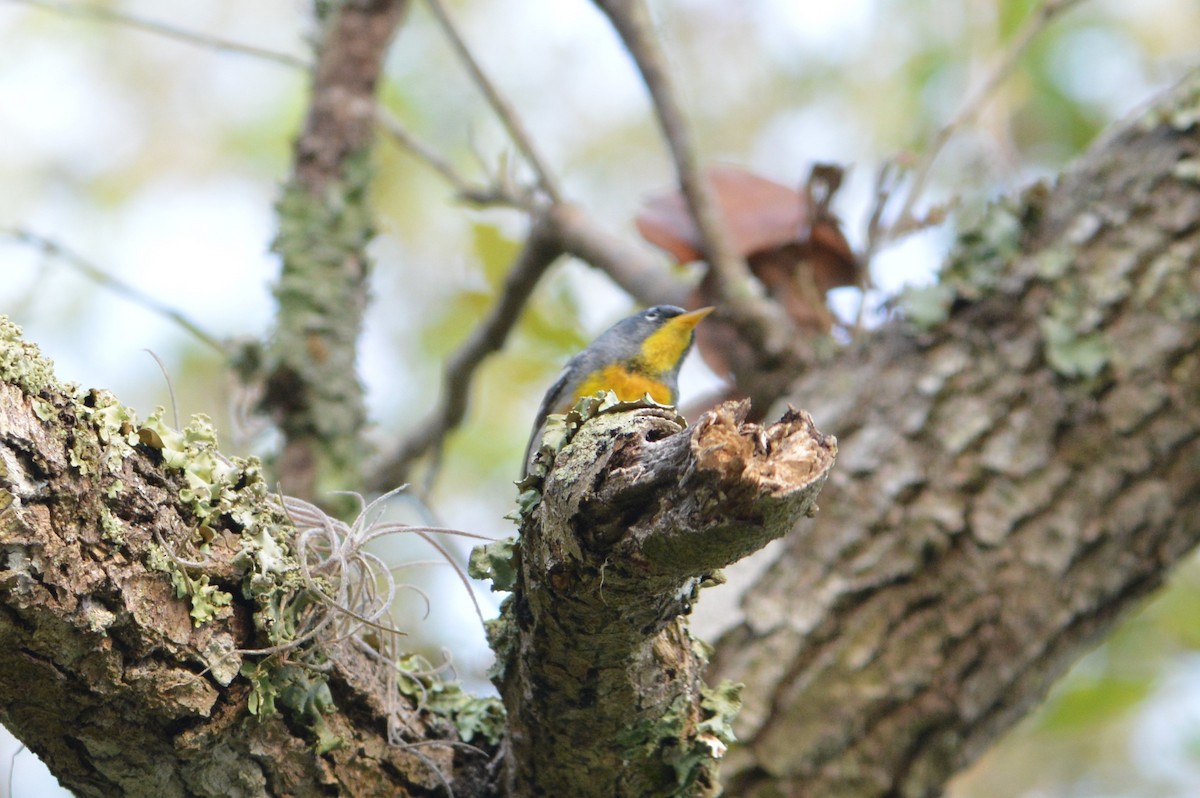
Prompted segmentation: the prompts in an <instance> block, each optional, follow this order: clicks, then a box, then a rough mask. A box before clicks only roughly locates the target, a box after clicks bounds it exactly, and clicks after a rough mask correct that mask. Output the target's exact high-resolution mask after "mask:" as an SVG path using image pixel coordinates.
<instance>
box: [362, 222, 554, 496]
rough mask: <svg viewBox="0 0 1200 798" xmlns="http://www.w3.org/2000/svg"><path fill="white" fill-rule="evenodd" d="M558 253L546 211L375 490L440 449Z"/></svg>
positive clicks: (394, 482) (375, 480)
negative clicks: (478, 374)
mask: <svg viewBox="0 0 1200 798" xmlns="http://www.w3.org/2000/svg"><path fill="white" fill-rule="evenodd" d="M562 254H563V250H562V248H561V247H560V246H559V244H558V243H557V241H555V240H554V238H553V236H552V235H551V234H550V230H549V227H548V225H547V223H546V221H545V219H544V217H542V216H538V217H535V219H534V223H533V225H532V226H531V228H530V231H529V236H528V238H527V239H526V241H525V246H524V247H523V248H522V250H521V253H520V255H519V256H518V257H517V259H516V261H515V262H514V263H513V265H512V267H511V268H510V269H509V270H508V274H507V275H506V276H505V278H504V286H503V287H502V288H501V290H500V296H499V298H498V300H497V302H496V304H495V305H494V306H493V307H492V311H491V313H490V314H489V315H488V317H487V318H486V319H484V320H483V321H482V322H481V323H480V324H479V326H478V327H476V328H475V329H474V330H473V331H472V332H471V336H470V338H468V339H467V341H466V342H465V343H464V344H463V345H462V346H461V347H460V348H459V349H458V351H457V352H455V353H454V356H453V357H451V358H450V360H449V361H448V362H447V363H446V369H445V373H444V375H443V377H442V393H441V398H440V400H439V402H438V405H437V407H436V409H435V410H434V414H433V417H432V418H430V419H428V420H427V421H425V422H424V423H422V424H421V425H420V426H419V427H418V428H417V430H416V432H415V433H414V434H413V435H412V437H410V438H409V439H408V440H406V441H404V442H403V443H402V444H401V445H400V447H399V450H398V451H397V452H396V453H395V454H394V455H392V457H390V458H389V459H388V461H387V464H386V465H385V466H384V467H383V468H381V469H380V470H379V471H378V472H377V473H376V474H375V476H374V477H373V479H372V482H373V488H374V489H375V490H388V489H390V488H393V487H395V486H396V485H400V484H402V483H403V482H405V481H407V477H408V472H409V470H410V469H411V467H412V465H413V462H414V461H416V460H417V459H418V458H420V457H422V456H424V455H425V454H427V453H429V452H430V451H431V450H438V449H440V448H441V446H442V443H443V441H444V440H445V438H446V435H448V434H449V433H450V432H451V431H452V430H453V429H454V428H455V427H457V426H458V425H459V424H460V423H461V422H462V420H463V417H464V416H465V415H466V412H467V401H468V399H469V397H470V385H471V381H472V379H473V378H474V375H475V370H476V369H477V368H479V365H480V364H481V363H482V362H483V361H484V360H485V359H486V358H487V357H488V356H489V355H491V354H492V353H494V352H498V351H499V350H500V349H501V348H502V347H503V346H504V342H505V340H507V338H508V334H509V333H510V332H512V329H513V327H515V326H516V323H517V321H518V319H519V318H520V314H521V309H522V308H523V307H524V306H525V302H526V300H527V299H528V298H529V295H530V294H531V293H532V292H533V289H534V287H536V286H537V283H538V281H539V280H540V279H541V278H542V275H543V274H545V273H546V270H547V269H549V268H550V266H551V265H553V264H554V262H555V261H556V260H558V258H559V256H561V255H562Z"/></svg>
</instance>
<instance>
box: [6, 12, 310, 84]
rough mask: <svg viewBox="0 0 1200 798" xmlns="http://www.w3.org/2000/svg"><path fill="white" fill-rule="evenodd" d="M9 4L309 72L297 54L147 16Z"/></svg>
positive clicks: (304, 62)
mask: <svg viewBox="0 0 1200 798" xmlns="http://www.w3.org/2000/svg"><path fill="white" fill-rule="evenodd" d="M8 2H10V3H21V4H22V5H27V6H32V7H34V8H41V9H44V10H46V11H53V12H55V13H57V14H64V15H67V16H74V17H83V18H85V19H91V20H96V21H98V22H107V23H111V24H115V25H121V26H123V27H126V28H134V29H136V30H142V31H146V32H147V33H154V34H157V35H159V36H165V37H167V38H168V39H175V40H177V41H181V42H185V43H187V44H196V45H199V46H201V47H207V48H208V49H211V50H218V51H222V52H227V53H237V54H239V55H249V56H252V57H254V58H258V59H261V60H263V61H271V62H274V63H276V64H281V65H283V66H286V67H291V68H293V69H308V67H309V64H308V62H307V61H305V60H304V59H302V58H297V57H296V56H294V55H289V54H287V53H281V52H278V51H276V50H268V49H266V48H265V47H256V46H255V45H252V44H242V43H240V42H235V41H230V40H229V39H222V38H221V37H219V36H210V35H208V34H204V33H196V32H195V31H190V30H185V29H183V28H178V27H175V26H174V25H168V24H166V23H163V22H157V21H155V20H151V19H146V18H144V17H138V16H134V15H133V14H126V13H124V12H122V11H113V10H112V9H109V8H104V7H101V6H91V5H82V4H79V3H61V2H53V0H8Z"/></svg>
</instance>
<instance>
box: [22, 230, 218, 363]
mask: <svg viewBox="0 0 1200 798" xmlns="http://www.w3.org/2000/svg"><path fill="white" fill-rule="evenodd" d="M0 237H7V238H11V239H12V240H13V241H16V242H18V243H21V244H27V245H29V246H31V247H35V248H36V249H38V250H40V251H41V252H43V253H45V254H46V255H48V256H50V257H53V258H57V259H59V260H60V261H62V262H63V263H64V264H66V265H67V266H69V267H70V268H72V269H74V270H75V271H77V272H79V273H80V274H82V275H83V276H84V277H86V278H87V279H89V280H91V281H92V282H94V283H95V284H96V285H98V286H100V287H101V288H107V289H108V290H109V291H112V292H113V293H114V294H116V295H117V296H119V297H122V298H124V299H127V300H129V301H130V302H132V303H133V304H135V305H138V306H140V307H142V308H145V309H146V310H148V311H150V312H151V313H154V314H157V315H159V316H162V317H163V318H165V319H167V320H168V321H170V322H173V323H174V324H177V325H178V326H179V327H180V329H182V330H183V331H184V332H186V333H188V334H189V335H191V336H192V337H193V338H195V339H196V340H197V341H199V342H200V343H202V344H204V345H205V346H207V347H209V348H210V349H212V350H213V351H215V352H216V353H217V354H219V355H221V356H222V357H229V354H230V351H229V346H228V345H227V344H226V343H225V342H224V341H222V340H220V339H219V338H217V337H216V336H215V335H212V334H211V333H209V332H207V331H206V330H205V329H204V328H203V327H201V326H200V325H199V324H198V323H197V322H195V321H193V320H192V319H191V318H189V317H188V316H187V315H186V314H184V313H183V312H181V311H179V310H176V309H175V308H173V307H171V306H170V305H167V304H166V303H165V302H161V301H159V300H158V299H156V298H154V297H152V296H150V295H149V294H147V293H145V292H144V291H142V290H140V289H138V288H137V287H135V286H133V285H131V284H129V283H127V282H125V281H124V280H122V279H120V278H119V277H115V276H113V275H112V274H109V273H108V272H107V271H105V270H104V269H102V268H100V267H99V266H97V265H96V264H95V263H92V262H91V261H90V260H88V259H87V258H85V257H83V256H82V255H80V254H79V253H77V252H75V251H73V250H71V249H68V248H67V247H65V246H63V245H62V244H60V243H59V242H57V241H55V240H54V239H52V238H47V237H46V236H43V235H38V234H37V233H34V232H32V231H30V230H26V229H24V228H22V227H13V228H7V229H6V228H0Z"/></svg>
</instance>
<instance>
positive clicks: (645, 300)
mask: <svg viewBox="0 0 1200 798" xmlns="http://www.w3.org/2000/svg"><path fill="white" fill-rule="evenodd" d="M547 216H548V219H549V221H550V224H551V225H552V226H553V232H554V235H555V237H556V238H557V239H558V242H559V244H560V245H561V246H562V248H563V250H564V251H566V252H567V253H568V254H570V255H573V256H575V257H576V258H579V259H580V260H582V261H584V262H585V263H588V264H591V265H592V266H594V267H596V268H597V269H599V270H600V271H602V272H604V273H605V274H607V275H608V276H609V277H611V278H612V280H613V282H615V283H616V284H617V285H619V286H620V287H621V288H623V289H624V290H625V291H627V292H628V293H629V294H630V295H631V296H633V297H634V298H635V299H636V300H637V301H638V302H641V303H642V304H643V305H658V304H663V303H666V304H671V305H682V304H683V303H684V302H685V301H686V299H687V294H688V288H687V286H686V284H685V283H684V281H683V280H680V279H679V278H677V277H675V276H674V275H672V274H671V272H670V270H668V269H667V268H666V267H665V266H664V265H663V263H662V261H661V260H660V259H658V258H655V257H653V256H652V255H649V254H647V252H646V251H645V250H644V249H641V248H639V247H637V246H635V245H634V244H632V243H631V242H629V241H626V240H625V239H624V238H622V237H621V236H618V235H614V234H613V233H610V232H609V231H607V230H605V229H604V228H602V227H600V226H599V225H598V224H597V223H596V221H595V220H594V219H592V218H591V217H589V216H588V215H587V214H586V213H584V212H583V211H582V210H581V209H580V208H579V207H577V206H575V205H572V204H570V203H563V204H561V205H558V206H556V207H554V208H551V209H550V211H549V213H548V214H547Z"/></svg>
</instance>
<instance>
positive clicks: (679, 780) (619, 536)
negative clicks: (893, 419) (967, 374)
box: [480, 403, 836, 798]
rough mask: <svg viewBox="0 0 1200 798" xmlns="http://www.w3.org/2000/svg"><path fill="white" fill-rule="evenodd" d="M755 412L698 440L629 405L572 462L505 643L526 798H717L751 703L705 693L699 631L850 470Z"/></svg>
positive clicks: (542, 505) (511, 746) (722, 411)
mask: <svg viewBox="0 0 1200 798" xmlns="http://www.w3.org/2000/svg"><path fill="white" fill-rule="evenodd" d="M583 406H584V405H583V404H582V403H581V407H583ZM593 408H594V405H593V406H592V407H585V411H587V412H586V414H588V415H590V414H591V411H592V409H593ZM747 409H748V408H747V405H746V404H745V403H741V404H738V403H727V404H725V405H722V406H721V407H719V408H717V409H716V410H714V411H712V412H710V413H708V414H706V415H705V416H704V417H703V418H702V419H701V420H700V422H699V423H698V424H697V425H696V427H695V428H694V429H692V430H690V431H685V430H684V429H683V428H682V427H681V426H680V424H679V419H678V416H676V414H675V413H674V411H673V410H671V409H668V408H659V407H642V408H635V409H632V410H630V409H627V406H622V405H618V406H616V407H614V408H613V412H603V411H601V412H600V413H599V414H598V415H595V417H593V418H591V419H590V420H587V423H584V424H582V426H581V427H580V428H579V429H578V431H577V432H576V434H575V435H574V437H573V438H572V439H571V440H570V442H569V443H568V444H567V445H566V447H565V448H563V449H562V450H561V452H559V454H558V455H557V458H556V459H555V461H554V466H553V468H552V469H551V470H550V471H549V474H548V476H546V481H545V484H544V486H543V493H542V497H541V501H540V502H538V503H536V504H535V505H534V506H533V507H532V509H530V510H528V511H527V512H526V513H525V515H524V518H523V521H522V524H521V538H520V541H519V543H518V544H517V545H516V546H515V547H514V550H513V551H514V553H513V558H514V559H513V564H514V566H515V577H516V578H515V584H513V585H512V590H513V593H512V596H511V597H509V598H508V599H507V600H506V602H505V605H504V609H503V613H502V617H501V619H500V620H499V621H497V622H495V623H493V624H492V626H491V629H490V636H491V639H492V642H493V645H494V647H495V648H496V649H497V656H498V660H499V661H498V665H497V671H496V676H495V681H496V684H497V685H498V686H499V688H500V691H501V695H502V696H503V699H504V703H505V706H506V708H507V709H508V713H509V731H508V738H507V753H508V759H507V762H506V768H507V788H508V790H509V791H510V793H511V794H514V795H573V796H605V797H606V798H609V797H611V796H643V795H698V794H709V793H712V792H713V791H714V790H715V789H716V775H715V774H716V766H717V763H718V761H719V758H720V754H721V752H722V751H723V750H724V748H725V746H726V745H728V743H729V742H731V740H732V738H731V736H730V734H729V732H728V730H729V728H730V727H729V723H730V720H731V715H732V713H733V712H734V711H735V710H736V706H737V690H736V688H734V687H732V686H730V685H723V686H722V687H721V688H719V689H718V690H716V691H709V690H708V689H707V688H705V687H704V686H703V684H702V682H701V673H702V671H703V669H704V665H705V654H704V651H703V647H702V646H701V645H699V644H698V643H696V642H695V641H693V640H692V638H691V637H690V635H689V634H688V631H687V624H686V615H687V613H688V612H689V611H690V609H691V605H692V602H693V601H694V600H695V599H696V597H697V595H698V592H699V590H700V588H701V587H702V586H703V585H704V584H705V583H706V582H707V581H711V580H713V579H719V575H718V572H719V569H720V568H722V567H723V566H725V565H728V564H730V563H732V562H734V561H736V560H738V559H740V558H741V557H744V556H745V555H747V554H749V553H750V552H752V551H754V550H756V549H758V548H761V547H762V546H764V545H766V543H768V542H769V541H771V540H773V539H775V538H777V537H780V536H781V535H784V534H786V533H787V532H788V531H789V530H791V529H792V527H793V526H794V525H795V523H796V521H797V520H798V519H800V518H802V517H804V516H805V515H807V514H811V513H813V512H815V511H816V505H815V499H816V495H817V493H818V492H819V491H820V488H821V485H822V484H823V483H824V481H825V477H826V475H827V474H828V472H829V469H830V467H831V466H832V464H833V460H834V456H835V453H836V444H835V442H834V441H833V439H832V438H830V437H828V436H824V435H821V434H820V433H819V432H817V431H816V429H815V427H814V426H813V424H812V420H811V419H810V418H809V417H808V416H807V415H806V414H804V413H801V412H795V411H789V412H788V413H787V415H785V416H784V418H783V419H782V420H781V421H779V422H778V423H777V424H774V425H772V426H770V427H768V428H765V429H764V428H762V427H759V426H758V425H754V424H746V423H744V418H745V413H746V410H747ZM570 418H571V416H568V419H570ZM580 420H582V419H580ZM532 490H533V488H532V487H531V488H530V491H532ZM528 492H529V491H527V493H528ZM529 504H533V503H532V502H530V503H529ZM482 559H485V558H483V557H481V558H480V560H482ZM489 569H490V570H491V571H492V572H493V573H496V572H498V571H499V569H498V568H496V567H495V563H494V562H493V563H491V565H490V566H489Z"/></svg>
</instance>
